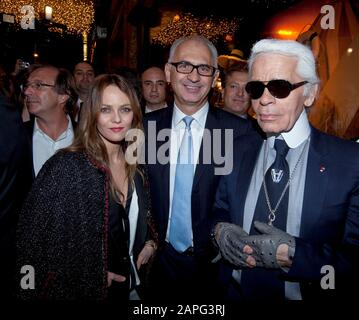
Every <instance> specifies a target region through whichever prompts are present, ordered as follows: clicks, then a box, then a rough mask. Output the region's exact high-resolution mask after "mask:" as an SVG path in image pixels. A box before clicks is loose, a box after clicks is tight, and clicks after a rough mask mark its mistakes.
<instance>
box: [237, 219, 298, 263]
mask: <svg viewBox="0 0 359 320" xmlns="http://www.w3.org/2000/svg"><path fill="white" fill-rule="evenodd" d="M254 227H255V228H256V229H257V231H258V232H260V233H261V234H260V235H251V236H246V237H242V238H241V241H243V247H244V248H243V249H244V252H245V253H246V254H247V255H250V257H249V258H248V260H247V262H248V263H249V264H250V266H256V267H263V268H266V269H277V268H280V267H289V266H291V259H290V257H289V256H292V255H293V254H294V250H295V238H294V237H292V236H291V235H290V234H288V233H286V232H284V231H282V230H280V229H277V228H275V227H273V226H270V225H268V224H266V223H263V222H259V221H255V222H254ZM282 244H284V245H287V246H281V247H280V248H279V246H280V245H282ZM246 245H247V246H248V247H247V246H246ZM289 252H291V253H292V254H289ZM251 258H253V259H254V260H255V263H254V264H253V262H254V261H253V260H252V259H251Z"/></svg>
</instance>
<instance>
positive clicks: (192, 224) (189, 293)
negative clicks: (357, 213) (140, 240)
mask: <svg viewBox="0 0 359 320" xmlns="http://www.w3.org/2000/svg"><path fill="white" fill-rule="evenodd" d="M165 73H166V80H167V82H170V83H171V86H172V89H173V93H174V105H172V106H169V107H167V108H164V109H161V110H157V111H154V112H151V113H149V114H146V117H145V130H146V132H147V144H146V151H147V152H148V153H152V154H153V151H155V152H154V154H155V155H156V160H155V163H153V162H151V161H148V163H147V164H148V173H149V182H150V190H151V197H152V203H153V210H152V212H153V214H154V219H155V222H156V223H157V227H158V233H159V242H160V249H159V252H158V255H157V258H156V261H155V263H154V265H153V277H152V280H153V286H152V288H151V297H150V298H152V299H156V300H159V301H171V302H179V301H192V302H193V301H206V297H211V298H212V299H213V297H214V295H215V292H214V290H211V287H210V286H211V284H213V282H214V279H215V274H214V273H213V272H214V270H213V268H214V266H213V265H211V264H210V260H211V257H210V252H209V249H210V248H211V241H210V238H209V233H210V223H209V221H210V215H211V208H212V206H213V203H214V196H215V191H216V189H217V185H218V181H219V177H220V176H219V175H216V168H217V167H221V166H222V165H223V164H222V163H216V162H215V159H214V157H213V154H212V153H211V150H214V149H215V148H216V147H219V148H222V149H221V150H222V151H224V153H226V154H227V155H228V156H232V149H231V148H230V150H226V149H225V148H226V147H225V129H227V130H228V131H230V133H231V134H233V136H238V135H241V134H244V133H246V132H247V131H248V130H250V126H249V124H248V123H247V121H246V120H244V119H241V118H238V117H236V116H234V115H231V114H229V113H227V112H225V111H223V110H220V109H218V108H215V107H212V106H210V105H209V102H208V95H209V92H210V90H211V88H212V87H213V86H214V85H215V83H216V79H217V77H218V69H217V50H216V48H215V47H214V45H213V44H212V43H211V42H210V41H208V40H207V39H206V38H204V37H201V36H198V35H194V36H190V37H184V38H180V39H178V40H176V41H175V42H174V43H173V45H172V47H171V49H170V54H169V60H168V63H167V64H166V66H165ZM153 126H155V131H153V130H152V129H151V128H153ZM214 131H216V133H217V137H218V136H219V134H220V139H219V140H215V139H213V137H212V134H213V135H214ZM151 132H152V133H153V132H155V135H156V137H152V136H151ZM166 132H167V134H166ZM164 134H166V137H165V139H163V136H164ZM161 136H162V138H161ZM205 136H206V139H205V138H204V137H205ZM233 136H232V135H231V136H230V138H231V139H233ZM156 138H157V139H156ZM151 141H157V142H156V143H151ZM232 141H233V140H232ZM229 143H231V142H230V141H229ZM168 146H169V147H168ZM166 147H168V149H167V151H166V152H165V155H166V154H167V155H168V154H169V155H170V156H169V158H168V159H167V160H166V159H162V158H161V154H162V152H161V151H163V149H164V148H166ZM184 154H186V156H184ZM165 155H164V156H165ZM221 155H222V156H223V153H222V154H221ZM182 159H184V161H183V162H182ZM188 159H189V160H188ZM164 160H165V161H164Z"/></svg>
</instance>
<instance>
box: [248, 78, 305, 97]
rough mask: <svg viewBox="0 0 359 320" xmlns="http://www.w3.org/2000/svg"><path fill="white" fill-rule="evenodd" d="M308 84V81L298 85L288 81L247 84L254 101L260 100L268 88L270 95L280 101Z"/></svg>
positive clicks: (251, 82)
mask: <svg viewBox="0 0 359 320" xmlns="http://www.w3.org/2000/svg"><path fill="white" fill-rule="evenodd" d="M306 83H308V81H301V82H298V83H290V82H289V81H287V80H270V81H268V83H267V84H264V83H263V82H262V81H249V82H248V83H247V84H246V91H247V93H248V95H249V96H250V97H251V98H252V99H259V98H260V97H261V96H262V95H263V92H264V89H265V88H267V89H268V91H269V92H270V94H271V95H272V96H273V97H275V98H278V99H284V98H286V97H288V96H289V94H290V93H291V92H292V91H293V90H294V89H297V88H299V87H301V86H302V85H304V84H306Z"/></svg>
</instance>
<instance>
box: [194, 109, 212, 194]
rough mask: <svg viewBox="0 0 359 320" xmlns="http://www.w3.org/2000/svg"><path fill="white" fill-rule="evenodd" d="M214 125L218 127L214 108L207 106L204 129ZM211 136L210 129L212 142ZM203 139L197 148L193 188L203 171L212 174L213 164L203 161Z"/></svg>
mask: <svg viewBox="0 0 359 320" xmlns="http://www.w3.org/2000/svg"><path fill="white" fill-rule="evenodd" d="M216 127H217V128H218V123H217V117H216V115H215V112H214V110H213V109H212V108H211V107H209V109H208V114H207V119H206V124H205V129H209V130H212V129H214V128H216ZM204 134H205V133H204ZM212 138H213V136H212V131H211V141H210V142H211V143H212ZM203 140H204V139H203V138H202V141H201V146H200V149H199V156H198V164H197V166H196V171H195V174H194V178H193V189H195V188H196V187H198V186H199V181H200V178H201V176H202V175H203V173H204V172H205V171H208V172H207V173H208V175H211V174H212V173H211V172H210V171H211V170H212V168H213V164H204V163H203ZM212 148H213V144H212ZM211 151H212V149H211ZM211 162H212V163H213V152H211Z"/></svg>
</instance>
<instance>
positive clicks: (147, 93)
mask: <svg viewBox="0 0 359 320" xmlns="http://www.w3.org/2000/svg"><path fill="white" fill-rule="evenodd" d="M141 83H142V96H143V99H144V100H145V113H148V112H152V111H155V110H158V109H162V108H166V107H167V102H166V95H167V82H166V76H165V73H164V71H163V70H162V69H160V68H158V67H151V68H148V69H146V70H145V71H144V72H143V73H142V76H141Z"/></svg>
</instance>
